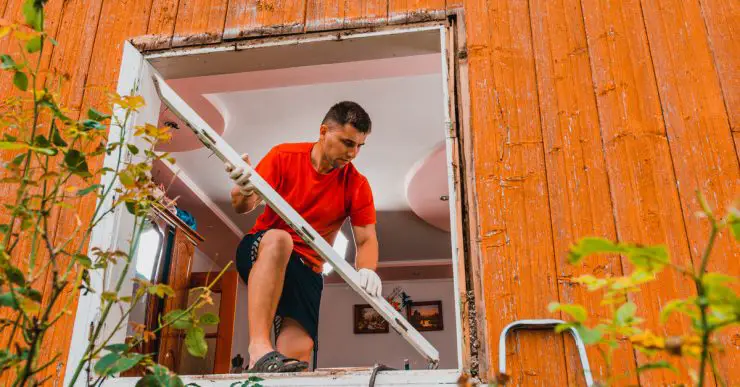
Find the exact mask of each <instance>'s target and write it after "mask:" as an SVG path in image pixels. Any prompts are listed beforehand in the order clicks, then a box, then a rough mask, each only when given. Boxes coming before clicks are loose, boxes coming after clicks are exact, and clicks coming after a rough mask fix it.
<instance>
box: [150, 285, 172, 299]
mask: <svg viewBox="0 0 740 387" xmlns="http://www.w3.org/2000/svg"><path fill="white" fill-rule="evenodd" d="M147 291H148V292H149V294H154V295H156V296H157V297H160V298H164V297H165V296H167V297H174V296H175V291H174V290H172V288H171V287H169V286H168V285H166V284H156V285H152V286H150V287H148V288H147Z"/></svg>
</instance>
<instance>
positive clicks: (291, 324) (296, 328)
mask: <svg viewBox="0 0 740 387" xmlns="http://www.w3.org/2000/svg"><path fill="white" fill-rule="evenodd" d="M277 350H278V351H279V352H280V353H282V354H283V355H285V356H287V357H292V358H295V359H298V360H300V361H305V362H306V363H309V364H310V363H311V362H310V360H311V351H313V339H312V338H311V336H309V335H308V333H307V332H306V330H305V329H303V327H302V326H301V324H299V323H298V322H297V321H295V320H293V319H291V318H284V319H283V321H282V323H281V324H280V335H278V338H277ZM306 370H308V369H306Z"/></svg>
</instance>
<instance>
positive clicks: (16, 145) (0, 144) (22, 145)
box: [0, 141, 28, 150]
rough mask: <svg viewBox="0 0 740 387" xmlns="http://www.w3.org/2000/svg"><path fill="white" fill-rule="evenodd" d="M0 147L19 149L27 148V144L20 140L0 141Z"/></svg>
mask: <svg viewBox="0 0 740 387" xmlns="http://www.w3.org/2000/svg"><path fill="white" fill-rule="evenodd" d="M0 149H3V150H21V149H28V144H25V143H22V142H8V141H0Z"/></svg>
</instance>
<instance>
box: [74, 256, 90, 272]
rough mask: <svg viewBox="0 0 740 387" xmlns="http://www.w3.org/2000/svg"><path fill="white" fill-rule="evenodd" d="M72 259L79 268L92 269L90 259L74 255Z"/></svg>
mask: <svg viewBox="0 0 740 387" xmlns="http://www.w3.org/2000/svg"><path fill="white" fill-rule="evenodd" d="M73 259H74V260H75V262H77V264H79V265H80V266H82V267H84V268H86V269H89V268H91V267H92V259H90V257H88V256H87V255H84V254H75V255H74V257H73Z"/></svg>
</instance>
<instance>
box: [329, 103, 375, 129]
mask: <svg viewBox="0 0 740 387" xmlns="http://www.w3.org/2000/svg"><path fill="white" fill-rule="evenodd" d="M328 121H334V122H335V123H337V124H339V125H342V126H344V125H347V124H350V125H352V126H354V127H355V129H357V130H358V131H359V132H360V133H370V130H372V125H373V123H372V122H371V121H370V116H369V115H368V114H367V112H366V111H365V109H363V108H362V106H360V105H359V104H358V103H356V102H352V101H342V102H339V103H337V104H335V105H334V106H332V107H331V109H329V112H327V113H326V116H324V120H323V121H321V123H322V124H326V123H327V122H328Z"/></svg>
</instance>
